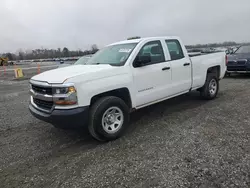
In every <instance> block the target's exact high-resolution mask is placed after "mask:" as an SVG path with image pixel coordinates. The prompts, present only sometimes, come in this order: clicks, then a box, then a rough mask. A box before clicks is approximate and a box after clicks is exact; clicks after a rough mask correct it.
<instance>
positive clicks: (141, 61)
mask: <svg viewBox="0 0 250 188" xmlns="http://www.w3.org/2000/svg"><path fill="white" fill-rule="evenodd" d="M150 62H151V56H150V54H144V55H141V56H137V57H136V59H135V64H134V65H135V67H142V66H145V65H147V64H149V63H150Z"/></svg>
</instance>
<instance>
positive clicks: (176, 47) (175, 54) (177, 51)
mask: <svg viewBox="0 0 250 188" xmlns="http://www.w3.org/2000/svg"><path fill="white" fill-rule="evenodd" d="M166 44H167V47H168V51H169V54H170V57H171V60H178V59H182V58H184V54H183V51H182V48H181V45H180V43H179V41H178V40H166Z"/></svg>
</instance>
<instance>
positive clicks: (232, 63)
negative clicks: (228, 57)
mask: <svg viewBox="0 0 250 188" xmlns="http://www.w3.org/2000/svg"><path fill="white" fill-rule="evenodd" d="M227 64H228V65H237V62H236V61H228V62H227Z"/></svg>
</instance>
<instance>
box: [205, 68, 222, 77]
mask: <svg viewBox="0 0 250 188" xmlns="http://www.w3.org/2000/svg"><path fill="white" fill-rule="evenodd" d="M209 73H214V74H215V75H216V77H217V78H220V66H219V65H218V66H214V67H210V68H208V70H207V74H209Z"/></svg>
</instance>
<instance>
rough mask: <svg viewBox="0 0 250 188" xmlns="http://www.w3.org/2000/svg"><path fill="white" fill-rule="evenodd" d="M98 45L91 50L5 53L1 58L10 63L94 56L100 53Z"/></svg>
mask: <svg viewBox="0 0 250 188" xmlns="http://www.w3.org/2000/svg"><path fill="white" fill-rule="evenodd" d="M98 50H99V49H98V47H97V45H96V44H94V45H92V46H91V49H89V50H84V51H82V50H80V49H79V50H69V49H68V48H67V47H64V48H62V49H61V48H57V49H43V48H42V49H34V50H31V51H23V50H22V49H20V50H19V51H18V52H17V53H16V54H15V53H10V52H8V53H4V54H2V55H0V57H7V58H8V59H9V60H10V61H15V60H33V59H34V60H35V59H54V58H65V57H78V56H84V55H90V54H94V53H96V52H97V51H98Z"/></svg>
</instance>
